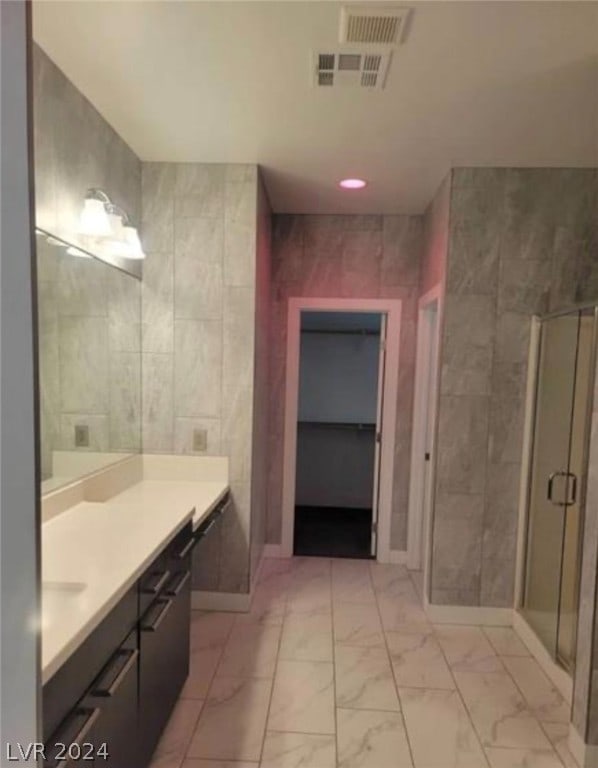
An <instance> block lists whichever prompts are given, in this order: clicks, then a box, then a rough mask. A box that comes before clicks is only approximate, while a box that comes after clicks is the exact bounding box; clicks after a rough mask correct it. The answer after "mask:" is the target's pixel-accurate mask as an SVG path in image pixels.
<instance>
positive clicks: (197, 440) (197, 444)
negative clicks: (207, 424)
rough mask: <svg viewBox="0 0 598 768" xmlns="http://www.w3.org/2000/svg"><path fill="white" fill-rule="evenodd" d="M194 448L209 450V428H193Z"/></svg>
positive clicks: (196, 449)
mask: <svg viewBox="0 0 598 768" xmlns="http://www.w3.org/2000/svg"><path fill="white" fill-rule="evenodd" d="M193 450H194V451H207V450H208V430H207V429H194V430H193Z"/></svg>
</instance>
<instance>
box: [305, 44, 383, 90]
mask: <svg viewBox="0 0 598 768" xmlns="http://www.w3.org/2000/svg"><path fill="white" fill-rule="evenodd" d="M390 56H391V54H390V50H388V51H387V52H385V53H369V52H368V53H357V52H355V51H343V52H342V53H341V52H337V53H319V52H318V53H316V54H314V62H315V84H316V85H317V86H328V87H330V86H335V87H338V86H343V87H349V86H351V87H354V88H378V89H380V88H383V87H384V83H385V79H386V74H387V72H388V66H389V63H390Z"/></svg>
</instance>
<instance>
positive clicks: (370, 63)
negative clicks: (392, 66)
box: [363, 55, 382, 72]
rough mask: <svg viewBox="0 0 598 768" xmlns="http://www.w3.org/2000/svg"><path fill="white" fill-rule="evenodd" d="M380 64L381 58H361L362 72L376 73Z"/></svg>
mask: <svg viewBox="0 0 598 768" xmlns="http://www.w3.org/2000/svg"><path fill="white" fill-rule="evenodd" d="M381 63H382V56H378V55H376V56H364V57H363V70H364V72H378V70H379V69H380V64H381Z"/></svg>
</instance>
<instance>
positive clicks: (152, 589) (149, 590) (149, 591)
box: [143, 571, 170, 595]
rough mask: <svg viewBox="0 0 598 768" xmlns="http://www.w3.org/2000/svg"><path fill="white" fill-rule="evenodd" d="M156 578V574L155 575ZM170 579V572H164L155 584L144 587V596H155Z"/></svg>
mask: <svg viewBox="0 0 598 768" xmlns="http://www.w3.org/2000/svg"><path fill="white" fill-rule="evenodd" d="M156 576H158V574H156ZM169 578H170V571H164V573H162V574H161V575H159V576H158V580H157V581H156V583H155V584H153V585H152V586H144V587H143V591H144V593H145V594H146V595H157V594H158V593H159V592H160V590H161V589H162V587H163V586H164V585H165V584H166V582H167V581H168V579H169Z"/></svg>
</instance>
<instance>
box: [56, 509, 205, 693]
mask: <svg viewBox="0 0 598 768" xmlns="http://www.w3.org/2000/svg"><path fill="white" fill-rule="evenodd" d="M193 514H194V510H193V509H191V510H189V511H187V512H186V513H185V515H184V517H182V518H181V520H180V521H179V523H177V525H175V526H174V527H173V528H172V530H171V531H170V533H169V534H168V535H167V536H166V537H165V538H164V539H162V540H161V541H160V542H158V544H157V545H156V546H155V548H154V549H152V551H151V552H149V553H148V554H147V555H146V557H145V558H144V559H143V560H142V561H141V562H140V563H139V564H138V565H137V567H136V568H135V569H134V570H133V571H132V572H131V574H130V576H129V577H128V578H127V579H126V581H125V582H124V583H123V584H121V585H120V587H118V588H117V589H116V590H115V591H114V592H113V593H112V594H111V596H110V597H109V598H108V599H107V600H106V602H105V603H104V604H103V605H102V606H100V607H99V608H98V610H97V611H96V612H95V613H94V615H93V617H91V618H90V619H89V621H88V622H87V623H86V624H84V625H83V626H82V627H81V629H80V630H79V632H77V634H76V635H74V636H73V637H72V638H71V639H70V640H69V641H68V642H67V643H66V645H64V646H63V647H62V648H61V649H60V652H59V653H57V654H56V655H55V656H54V657H53V658H52V659H50V660H48V661H47V662H46V664H45V666H44V667H42V669H41V683H42V685H45V684H46V683H47V682H48V681H49V680H51V679H52V677H53V676H54V675H55V674H56V672H58V670H59V669H60V668H61V667H62V665H63V664H65V662H67V661H68V659H69V658H70V657H71V656H72V655H73V653H75V651H76V650H77V649H78V648H79V647H80V646H81V645H82V644H83V643H84V642H85V640H86V639H87V638H88V637H89V636H90V635H91V633H92V632H93V631H94V629H96V628H97V627H98V626H99V624H100V623H101V622H102V620H103V619H105V618H106V616H107V615H108V614H109V613H110V611H111V610H112V608H114V606H115V605H116V604H117V603H118V601H119V600H120V599H121V598H122V597H123V596H124V595H125V594H126V593H127V591H128V590H129V589H130V588H131V587H132V586H133V584H134V583H135V581H137V579H138V578H139V576H141V574H142V573H143V571H144V570H145V569H146V568H147V566H148V565H150V563H151V562H152V561H153V560H154V558H155V557H156V556H157V555H158V554H159V553H160V552H161V551H162V550H163V549H164V547H167V546H168V544H170V542H171V541H172V540H173V539H174V538H175V536H176V535H177V534H178V533H179V532H180V531H181V530H182V529H183V528H184V527H185V525H187V523H189V522H190V521H191V520H193Z"/></svg>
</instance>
